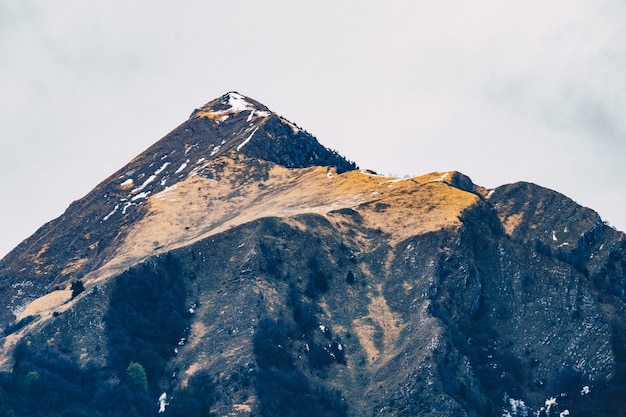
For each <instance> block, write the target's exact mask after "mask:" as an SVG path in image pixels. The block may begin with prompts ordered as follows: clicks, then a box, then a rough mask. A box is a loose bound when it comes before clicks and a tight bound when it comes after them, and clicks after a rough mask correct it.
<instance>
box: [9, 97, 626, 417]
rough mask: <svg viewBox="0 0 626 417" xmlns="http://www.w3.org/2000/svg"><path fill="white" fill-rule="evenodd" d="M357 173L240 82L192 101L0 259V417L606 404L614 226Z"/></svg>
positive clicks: (618, 262) (619, 338)
mask: <svg viewBox="0 0 626 417" xmlns="http://www.w3.org/2000/svg"><path fill="white" fill-rule="evenodd" d="M229 123H230V124H229ZM186 129H193V132H191V131H190V130H186ZM186 135H189V136H186ZM216 149H217V150H216ZM353 168H355V167H354V165H353V164H351V163H349V162H347V161H346V160H345V159H343V158H341V157H340V156H338V155H337V154H336V153H334V152H332V151H328V150H327V149H325V148H324V147H322V146H321V145H319V144H317V142H316V141H315V140H314V139H313V138H312V137H311V136H310V135H308V134H306V133H305V132H303V131H302V130H301V129H299V128H298V127H297V126H295V125H293V124H292V123H290V122H287V121H285V120H284V119H282V118H280V117H279V116H277V115H275V114H273V113H271V112H270V111H269V110H268V109H267V108H266V107H265V106H263V105H261V104H260V103H258V102H255V101H254V100H252V99H249V98H246V97H243V96H241V95H239V94H236V93H229V94H227V95H225V96H223V97H221V98H219V99H217V100H214V101H213V102H211V103H209V104H207V105H206V106H204V107H202V108H200V109H198V110H196V111H195V112H194V114H192V116H191V118H190V120H189V121H187V122H186V123H184V124H183V125H181V126H180V127H179V128H177V129H176V130H174V131H173V132H172V133H170V134H169V135H167V136H166V137H165V138H164V139H163V140H161V141H160V142H158V143H157V144H155V145H154V146H153V147H151V148H150V149H149V150H147V151H146V152H145V153H143V154H142V155H140V156H139V157H138V158H136V159H135V160H134V161H132V162H131V163H130V164H129V165H128V166H127V167H125V168H123V169H122V170H120V171H119V172H117V173H116V174H114V175H113V176H111V177H110V178H109V179H108V180H106V181H104V182H103V183H102V184H100V185H99V186H98V187H97V188H96V189H95V190H94V191H93V192H92V193H90V194H89V195H88V196H86V197H85V198H84V199H83V200H81V201H79V202H77V203H74V204H73V205H72V206H71V207H70V208H69V209H68V211H67V212H66V213H65V214H64V215H63V216H62V217H61V218H59V219H57V220H55V221H53V222H51V223H50V224H49V225H46V226H44V227H43V228H42V229H40V231H38V232H37V233H36V234H35V235H34V236H33V237H31V238H29V239H28V240H27V241H26V242H24V243H22V244H21V245H20V246H18V248H16V249H15V250H14V251H13V252H12V253H11V254H10V255H9V256H7V257H6V258H5V259H3V260H2V261H1V263H0V277H2V280H3V281H2V282H1V284H2V292H1V293H0V294H1V297H2V298H1V299H2V304H3V306H7V309H6V311H5V313H4V316H2V317H3V320H4V321H3V324H4V325H5V326H6V327H5V332H4V337H3V339H2V340H1V341H0V342H1V343H2V346H3V349H2V354H3V362H2V363H3V366H4V369H5V371H6V372H5V373H3V374H2V375H0V376H1V377H2V378H0V382H2V385H0V397H2V396H3V395H5V394H6V391H7V390H8V389H9V388H7V387H17V388H15V389H14V390H15V392H13V393H12V395H14V396H15V398H19V399H21V400H24V399H26V401H21V402H19V403H18V402H16V401H17V400H16V401H14V402H11V401H10V400H9V399H8V398H9V396H7V395H5V397H3V398H6V401H5V404H8V405H5V406H4V408H2V407H3V406H0V413H8V411H9V408H8V407H9V406H11V407H12V409H11V410H12V411H13V412H14V413H16V415H39V414H38V412H39V410H35V407H33V406H32V405H31V406H30V408H29V401H28V399H29V398H31V397H29V396H36V395H39V396H40V398H46V399H49V402H50V404H51V405H50V408H51V409H52V410H53V411H54V412H57V413H58V414H61V415H66V414H67V415H70V414H71V415H80V413H85V414H88V413H92V412H93V411H94V410H97V411H98V413H100V415H154V414H157V413H158V410H159V408H160V407H161V405H163V404H165V405H163V408H164V409H165V411H164V415H209V414H212V415H261V416H270V415H283V416H285V415H311V416H313V415H315V416H319V415H332V416H335V415H336V416H346V415H349V416H357V415H358V416H360V415H393V416H404V415H407V416H408V415H420V416H502V415H511V416H525V415H550V416H558V415H571V416H587V415H608V416H619V415H621V413H622V405H621V398H622V397H623V395H624V393H626V366H625V365H626V333H625V329H626V323H625V318H626V315H625V314H624V313H625V312H624V307H625V305H624V271H625V270H626V269H625V267H624V265H625V264H626V260H625V256H626V248H625V244H624V242H625V239H624V234H623V233H621V232H618V231H616V230H614V229H612V228H610V227H608V226H607V225H605V224H604V223H603V222H602V221H601V219H600V218H599V216H598V215H597V214H596V213H595V212H593V211H592V210H590V209H586V208H583V207H580V206H578V205H577V204H576V203H575V202H573V201H571V200H570V199H568V198H567V197H565V196H562V195H561V194H558V193H556V192H554V191H551V190H547V189H544V188H542V187H539V186H536V185H533V184H527V183H519V184H511V185H505V186H502V187H499V188H497V189H495V190H491V191H488V190H485V189H484V188H482V187H479V186H476V185H474V184H473V183H472V182H471V180H470V179H469V178H468V177H467V176H465V175H463V174H460V173H456V172H449V173H432V174H427V175H424V176H421V177H416V178H405V179H395V178H387V177H383V176H379V175H376V174H375V173H373V172H370V171H363V170H356V169H353ZM142 174H143V176H141V175H142ZM152 176H154V178H152ZM150 178H152V179H150ZM144 193H145V194H144ZM137 196H141V197H139V198H136V199H134V200H133V198H135V197H137ZM125 206H126V207H125ZM116 207H117V208H116ZM81 216H82V217H81ZM90 219H91V220H90ZM78 220H80V222H79V221H78ZM86 235H89V236H86ZM77 236H81V237H80V238H77ZM69 242H72V244H71V245H70V244H69ZM96 242H97V243H96ZM91 245H95V247H93V248H90V246H91ZM80 251H82V252H80ZM83 259H86V260H83ZM22 268H24V269H22ZM46 272H47V274H46ZM77 279H80V280H81V281H80V282H81V283H82V284H84V286H85V287H86V290H85V291H84V292H81V293H79V294H73V291H72V288H71V283H72V282H75V281H76V280H77ZM29 283H31V284H29ZM17 306H23V307H20V308H19V309H16V307H17ZM10 313H17V314H15V316H14V315H13V314H10ZM16 316H17V317H16ZM133 362H138V363H140V364H141V365H142V366H143V368H144V369H145V374H146V382H145V387H144V386H143V385H141V384H137V379H136V378H131V377H130V376H129V373H128V369H129V368H130V367H129V364H131V363H133ZM33 372H34V373H35V374H36V375H37V377H36V378H35V376H34V375H35V374H33ZM46 378H48V379H46ZM49 378H53V380H55V381H56V383H55V384H54V385H55V387H50V386H48V387H47V388H45V389H44V390H43V391H41V389H42V387H41V386H40V385H38V384H43V383H44V382H45V381H49V380H50V379H49ZM138 386H140V387H141V389H138V388H137V387H138ZM12 389H13V388H12ZM38 389H39V390H40V391H38ZM3 390H4V391H3ZM162 393H165V394H166V397H165V400H164V402H163V403H159V402H157V399H158V398H159V397H160V396H161V395H162ZM68 396H71V397H72V398H74V399H75V400H74V404H73V405H72V406H73V407H74V408H71V407H70V406H68V404H66V403H63V402H62V401H61V402H58V401H57V402H55V400H54V398H66V397H68ZM111 396H115V398H119V400H118V401H117V405H112V404H110V402H107V401H106V400H105V399H106V398H110V397H111ZM44 402H45V401H44ZM116 406H117V407H118V408H116ZM20 407H21V408H20ZM566 410H567V413H566ZM47 411H49V410H47ZM116 413H117V414H116ZM563 413H566V414H563ZM42 415H44V414H42Z"/></svg>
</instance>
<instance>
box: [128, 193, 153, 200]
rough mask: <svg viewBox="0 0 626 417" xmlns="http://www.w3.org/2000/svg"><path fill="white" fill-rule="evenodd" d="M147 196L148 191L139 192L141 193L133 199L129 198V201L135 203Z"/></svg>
mask: <svg viewBox="0 0 626 417" xmlns="http://www.w3.org/2000/svg"><path fill="white" fill-rule="evenodd" d="M149 195H150V191H144V192H141V193H139V194H137V195H136V196H134V197H133V198H131V199H130V201H137V200H140V199H142V198H147V197H148V196H149Z"/></svg>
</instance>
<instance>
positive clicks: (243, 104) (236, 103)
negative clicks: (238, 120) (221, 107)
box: [228, 92, 254, 113]
mask: <svg viewBox="0 0 626 417" xmlns="http://www.w3.org/2000/svg"><path fill="white" fill-rule="evenodd" d="M228 105H229V106H230V109H231V110H232V111H234V112H237V113H238V112H242V111H246V110H254V107H253V106H252V104H250V103H248V102H247V101H246V99H245V97H244V96H242V95H241V94H239V93H235V92H231V93H228Z"/></svg>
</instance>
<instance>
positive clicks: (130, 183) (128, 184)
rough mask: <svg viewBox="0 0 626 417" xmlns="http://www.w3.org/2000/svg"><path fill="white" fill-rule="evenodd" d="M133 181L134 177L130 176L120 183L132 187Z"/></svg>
mask: <svg viewBox="0 0 626 417" xmlns="http://www.w3.org/2000/svg"><path fill="white" fill-rule="evenodd" d="M133 183H134V181H133V179H132V178H129V179H127V180H126V181H124V182H123V183H121V184H120V185H121V186H122V187H130V186H132V185H133Z"/></svg>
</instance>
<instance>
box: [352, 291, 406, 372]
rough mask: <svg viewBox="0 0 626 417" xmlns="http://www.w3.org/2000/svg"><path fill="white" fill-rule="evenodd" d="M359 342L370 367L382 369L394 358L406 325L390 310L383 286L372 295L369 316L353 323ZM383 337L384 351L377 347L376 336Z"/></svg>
mask: <svg viewBox="0 0 626 417" xmlns="http://www.w3.org/2000/svg"><path fill="white" fill-rule="evenodd" d="M352 325H353V328H354V330H355V332H356V334H357V336H358V338H359V342H360V344H361V346H362V347H363V349H364V350H365V352H366V353H367V356H368V360H369V362H370V365H373V366H375V367H380V366H382V365H384V364H385V363H386V362H387V361H388V360H389V359H391V358H392V357H393V356H394V353H393V352H394V351H395V349H396V347H397V346H398V342H399V341H400V332H401V331H402V329H403V328H404V326H405V324H404V322H403V321H402V319H401V318H400V315H399V314H397V313H394V312H392V311H391V309H390V308H389V305H388V304H387V300H385V297H384V296H383V295H382V284H378V285H377V286H376V293H375V294H372V295H370V304H369V306H368V315H367V316H365V317H360V318H358V319H356V320H354V322H353V323H352ZM377 333H380V334H381V335H382V350H380V349H379V348H378V347H377V346H376V342H375V335H376V334H377Z"/></svg>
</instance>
